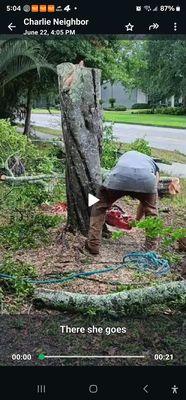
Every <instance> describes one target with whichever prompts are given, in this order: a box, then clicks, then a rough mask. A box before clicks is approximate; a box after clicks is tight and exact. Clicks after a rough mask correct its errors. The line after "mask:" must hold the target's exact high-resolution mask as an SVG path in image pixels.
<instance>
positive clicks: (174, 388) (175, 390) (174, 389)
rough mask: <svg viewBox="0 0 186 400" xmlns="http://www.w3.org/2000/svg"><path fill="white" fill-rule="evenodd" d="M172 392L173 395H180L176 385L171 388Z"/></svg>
mask: <svg viewBox="0 0 186 400" xmlns="http://www.w3.org/2000/svg"><path fill="white" fill-rule="evenodd" d="M171 390H172V393H173V394H178V387H176V385H174V386H173V387H172V388H171Z"/></svg>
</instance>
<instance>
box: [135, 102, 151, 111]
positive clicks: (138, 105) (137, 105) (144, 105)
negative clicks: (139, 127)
mask: <svg viewBox="0 0 186 400" xmlns="http://www.w3.org/2000/svg"><path fill="white" fill-rule="evenodd" d="M148 108H150V105H149V104H148V103H135V104H133V105H132V109H133V110H140V109H142V110H144V109H148Z"/></svg>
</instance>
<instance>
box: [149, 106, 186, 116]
mask: <svg viewBox="0 0 186 400" xmlns="http://www.w3.org/2000/svg"><path fill="white" fill-rule="evenodd" d="M155 113H156V114H167V115H186V108H184V107H157V108H156V109H155Z"/></svg>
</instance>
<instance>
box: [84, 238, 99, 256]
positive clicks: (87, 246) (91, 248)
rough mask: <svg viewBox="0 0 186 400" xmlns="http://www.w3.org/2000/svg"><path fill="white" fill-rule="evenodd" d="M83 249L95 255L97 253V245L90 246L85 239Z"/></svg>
mask: <svg viewBox="0 0 186 400" xmlns="http://www.w3.org/2000/svg"><path fill="white" fill-rule="evenodd" d="M85 249H86V250H88V252H89V253H90V254H93V255H96V254H99V247H96V246H94V247H93V246H90V245H89V243H88V240H86V241H85Z"/></svg>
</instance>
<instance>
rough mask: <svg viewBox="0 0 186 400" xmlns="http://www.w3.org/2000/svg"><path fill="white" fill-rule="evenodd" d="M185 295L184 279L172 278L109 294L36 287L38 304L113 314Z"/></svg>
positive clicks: (120, 314) (118, 314) (130, 312)
mask: <svg viewBox="0 0 186 400" xmlns="http://www.w3.org/2000/svg"><path fill="white" fill-rule="evenodd" d="M185 295H186V285H185V282H169V283H165V284H160V285H156V286H151V287H147V288H143V289H133V290H127V291H123V292H119V293H114V294H108V295H92V294H89V295H88V294H79V293H69V292H63V291H59V292H56V291H52V290H36V291H35V295H34V303H35V305H36V306H40V307H48V308H54V309H59V310H67V311H81V312H85V311H88V310H93V311H96V312H100V313H104V314H110V315H113V316H122V315H132V314H135V313H139V308H140V309H143V308H144V307H148V306H151V305H153V304H163V303H168V302H170V301H175V300H183V298H185Z"/></svg>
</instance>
